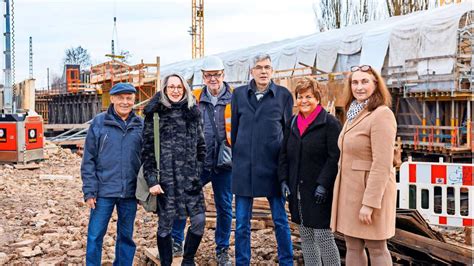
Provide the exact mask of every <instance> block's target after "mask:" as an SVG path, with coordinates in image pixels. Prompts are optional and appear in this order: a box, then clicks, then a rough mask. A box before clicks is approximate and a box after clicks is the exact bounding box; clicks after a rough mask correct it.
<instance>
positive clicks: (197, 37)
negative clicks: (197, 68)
mask: <svg viewBox="0 0 474 266" xmlns="http://www.w3.org/2000/svg"><path fill="white" fill-rule="evenodd" d="M188 32H189V34H190V35H191V39H192V58H193V59H195V58H200V57H203V56H204V0H192V25H191V28H190V29H189V31H188Z"/></svg>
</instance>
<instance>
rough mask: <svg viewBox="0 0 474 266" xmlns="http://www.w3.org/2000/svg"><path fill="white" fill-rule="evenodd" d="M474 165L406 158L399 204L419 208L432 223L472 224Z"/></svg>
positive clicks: (400, 206)
mask: <svg viewBox="0 0 474 266" xmlns="http://www.w3.org/2000/svg"><path fill="white" fill-rule="evenodd" d="M472 169H473V165H472V164H458V163H443V162H438V163H433V162H412V161H408V162H404V163H403V164H402V165H401V166H400V176H399V182H398V183H397V189H398V207H399V208H403V209H416V210H418V212H420V214H421V215H422V216H423V217H424V218H425V219H426V220H427V221H428V223H430V224H435V225H445V226H457V227H461V226H473V221H474V194H473V193H474V185H473V183H474V181H473V172H472Z"/></svg>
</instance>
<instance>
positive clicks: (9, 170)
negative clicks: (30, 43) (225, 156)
mask: <svg viewBox="0 0 474 266" xmlns="http://www.w3.org/2000/svg"><path fill="white" fill-rule="evenodd" d="M45 155H46V158H47V159H46V160H44V161H42V162H39V163H38V164H37V165H36V166H35V165H33V166H30V167H29V168H30V169H32V170H28V169H17V168H18V167H16V166H13V165H9V164H4V165H0V209H1V210H2V214H3V215H1V216H0V265H4V264H21V265H31V264H35V265H36V264H71V263H72V264H83V263H84V257H85V247H86V237H87V224H88V218H89V210H88V209H87V206H86V205H85V204H84V201H83V198H82V191H81V186H82V181H81V179H80V163H81V157H79V156H78V155H77V154H74V153H72V152H71V151H70V150H69V149H62V148H60V147H56V146H54V145H52V144H48V145H47V146H46V149H45ZM211 190H212V189H210V187H209V186H208V187H206V191H207V192H209V191H211ZM210 205H212V203H211V204H210ZM116 219H117V218H116V213H115V212H114V215H113V216H112V222H111V223H110V224H109V228H108V232H107V235H106V236H105V239H104V249H103V254H102V258H103V262H105V263H106V264H107V263H111V262H113V259H114V253H115V251H114V248H115V247H114V245H115V233H116V224H115V221H116ZM156 226H157V217H156V215H154V214H150V213H146V212H145V211H143V209H142V208H139V211H138V213H137V218H136V221H135V235H134V239H135V242H136V244H137V253H136V257H135V263H136V264H139V265H144V264H149V263H150V260H149V259H148V258H147V257H146V256H145V253H144V250H145V249H146V248H153V249H155V248H156ZM233 244H234V240H233V234H232V239H231V246H232V247H231V252H230V254H233V253H234V249H233ZM214 250H215V244H214V229H208V230H206V233H205V235H204V238H203V242H202V244H201V246H200V249H199V251H198V254H197V262H198V263H199V264H200V265H216V261H215V251H214ZM252 250H253V253H252V263H263V264H275V261H276V257H277V253H276V241H275V237H274V233H273V230H272V229H271V228H270V229H261V230H256V231H253V232H252ZM296 254H297V255H298V254H299V258H300V262H302V256H301V252H300V253H298V252H297V253H296ZM297 257H298V256H297Z"/></svg>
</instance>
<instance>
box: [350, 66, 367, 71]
mask: <svg viewBox="0 0 474 266" xmlns="http://www.w3.org/2000/svg"><path fill="white" fill-rule="evenodd" d="M356 71H362V72H367V71H372V67H371V66H369V65H362V66H351V72H356Z"/></svg>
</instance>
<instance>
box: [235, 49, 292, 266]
mask: <svg viewBox="0 0 474 266" xmlns="http://www.w3.org/2000/svg"><path fill="white" fill-rule="evenodd" d="M272 73H273V69H272V63H271V58H270V56H269V55H267V54H261V55H257V56H256V57H255V58H254V60H253V67H252V69H251V74H252V77H253V79H252V80H251V81H250V83H249V84H248V85H245V86H241V87H239V88H236V89H235V90H234V94H233V97H232V129H231V140H232V156H233V161H232V163H233V165H232V193H234V194H235V212H236V214H235V216H236V229H235V264H236V265H249V264H250V219H251V218H252V204H253V198H256V197H266V198H267V200H268V202H269V203H270V209H271V212H272V219H273V223H274V224H275V235H276V240H277V244H278V259H279V264H280V265H293V247H292V243H291V235H290V228H289V226H288V218H287V216H286V212H285V199H284V197H283V195H282V194H281V192H280V184H279V182H278V177H277V168H278V154H279V151H280V146H281V142H282V140H283V129H284V125H285V124H286V122H287V121H288V120H289V119H290V118H291V114H292V108H293V97H292V96H291V93H290V92H289V91H288V89H286V88H285V87H282V86H278V85H276V84H275V83H273V81H272V80H271V77H272Z"/></svg>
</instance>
